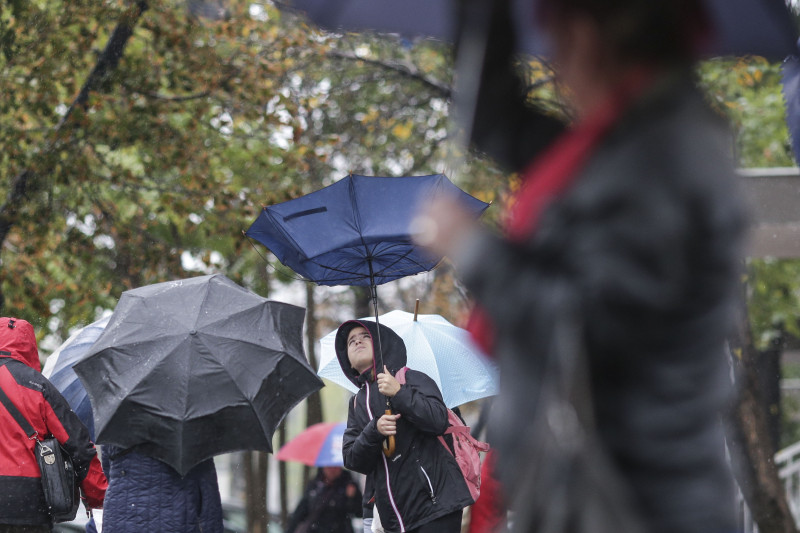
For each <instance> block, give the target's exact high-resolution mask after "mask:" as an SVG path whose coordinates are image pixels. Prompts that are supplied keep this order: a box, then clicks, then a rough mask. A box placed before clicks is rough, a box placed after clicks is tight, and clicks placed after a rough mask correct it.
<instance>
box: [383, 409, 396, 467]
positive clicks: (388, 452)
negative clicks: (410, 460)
mask: <svg viewBox="0 0 800 533" xmlns="http://www.w3.org/2000/svg"><path fill="white" fill-rule="evenodd" d="M383 414H386V415H390V414H392V410H391V409H387V410H386V411H384V413H383ZM394 448H395V446H394V435H389V436H388V437H386V439H385V440H384V441H383V455H385V456H386V457H391V456H392V455H394Z"/></svg>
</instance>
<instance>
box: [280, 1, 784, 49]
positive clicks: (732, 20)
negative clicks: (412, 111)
mask: <svg viewBox="0 0 800 533" xmlns="http://www.w3.org/2000/svg"><path fill="white" fill-rule="evenodd" d="M486 1H487V3H488V2H489V1H490V0H486ZM538 1H540V0H512V9H513V11H514V22H515V24H516V30H517V34H518V35H519V36H520V49H521V51H524V52H528V53H531V54H546V53H547V44H546V43H545V41H544V39H542V38H541V36H540V34H541V32H540V30H539V29H538V28H537V23H536V5H537V3H538ZM643 1H648V0H643ZM704 3H705V5H706V9H707V10H708V13H709V15H710V17H711V22H712V24H713V26H714V30H715V35H714V39H712V40H711V42H710V47H709V49H708V51H707V54H706V55H708V56H711V57H713V56H725V55H735V56H739V55H760V56H764V57H767V58H771V59H783V58H784V57H786V56H787V55H788V54H790V53H791V52H792V50H793V47H794V41H795V39H796V31H795V29H794V28H793V27H792V24H791V17H790V14H789V11H788V9H787V7H786V4H785V3H784V2H783V0H704ZM278 5H284V6H289V7H291V8H293V9H296V10H299V11H301V12H303V13H305V14H306V15H307V16H308V18H309V19H310V20H312V21H313V22H314V23H316V24H318V25H319V26H321V27H322V28H325V29H328V30H334V31H342V30H344V31H366V30H372V31H377V32H384V33H399V34H403V35H406V36H424V37H433V38H437V39H442V40H445V41H449V42H454V41H455V40H456V33H457V32H458V31H459V29H458V27H457V23H456V21H457V18H458V16H457V2H456V0H406V1H404V2H397V1H396V0H284V1H281V2H278Z"/></svg>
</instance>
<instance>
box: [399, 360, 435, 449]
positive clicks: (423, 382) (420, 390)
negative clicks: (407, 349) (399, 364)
mask: <svg viewBox="0 0 800 533" xmlns="http://www.w3.org/2000/svg"><path fill="white" fill-rule="evenodd" d="M391 402H392V408H393V409H394V410H396V411H397V412H398V413H400V414H401V415H402V419H403V420H405V421H406V422H410V423H412V424H414V425H415V426H416V427H417V428H418V429H419V430H420V431H424V432H426V433H431V434H433V435H441V434H443V433H444V431H445V430H446V429H447V424H448V422H447V406H445V404H444V400H442V393H441V392H440V391H439V387H438V386H437V385H436V382H435V381H433V379H431V378H430V377H429V376H427V375H426V374H424V373H422V372H418V371H415V370H411V369H409V370H407V371H406V383H405V385H402V386H401V387H400V390H399V391H397V394H395V395H394V397H392V399H391Z"/></svg>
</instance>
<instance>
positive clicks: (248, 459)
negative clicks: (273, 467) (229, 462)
mask: <svg viewBox="0 0 800 533" xmlns="http://www.w3.org/2000/svg"><path fill="white" fill-rule="evenodd" d="M244 458H245V459H244V460H245V479H246V483H247V487H246V489H245V490H246V492H245V513H246V515H247V531H248V532H249V533H267V527H268V526H269V517H268V515H267V474H268V470H267V454H266V453H264V452H257V451H247V452H245V453H244Z"/></svg>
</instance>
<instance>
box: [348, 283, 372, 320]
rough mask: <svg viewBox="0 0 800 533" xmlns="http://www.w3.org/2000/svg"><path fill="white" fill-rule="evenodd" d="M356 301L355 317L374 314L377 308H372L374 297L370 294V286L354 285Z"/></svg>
mask: <svg viewBox="0 0 800 533" xmlns="http://www.w3.org/2000/svg"><path fill="white" fill-rule="evenodd" d="M353 294H354V295H355V302H354V303H353V311H355V317H354V318H361V317H365V316H373V315H374V314H375V310H374V309H373V308H372V297H371V296H370V294H369V287H353Z"/></svg>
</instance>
